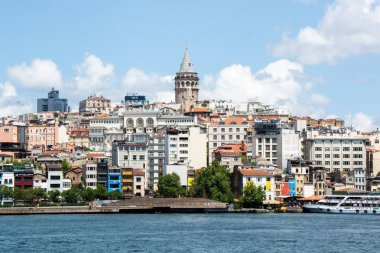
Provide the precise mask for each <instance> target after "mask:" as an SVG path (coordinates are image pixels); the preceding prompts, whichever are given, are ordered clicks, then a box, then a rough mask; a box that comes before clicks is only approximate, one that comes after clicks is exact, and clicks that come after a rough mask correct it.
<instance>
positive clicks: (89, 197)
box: [81, 188, 96, 202]
mask: <svg viewBox="0 0 380 253" xmlns="http://www.w3.org/2000/svg"><path fill="white" fill-rule="evenodd" d="M81 195H82V199H83V200H84V201H87V202H90V201H93V200H95V198H96V196H95V190H94V189H92V188H86V189H83V190H82V191H81Z"/></svg>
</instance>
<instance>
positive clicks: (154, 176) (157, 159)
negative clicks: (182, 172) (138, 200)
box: [144, 132, 165, 191]
mask: <svg viewBox="0 0 380 253" xmlns="http://www.w3.org/2000/svg"><path fill="white" fill-rule="evenodd" d="M148 159H149V163H148V166H149V169H148V174H149V177H148V178H149V181H148V187H149V189H153V191H157V184H158V179H159V177H160V176H161V175H162V171H163V166H164V164H165V136H164V135H163V133H161V132H159V133H157V134H154V135H151V136H149V143H148ZM144 179H145V178H144Z"/></svg>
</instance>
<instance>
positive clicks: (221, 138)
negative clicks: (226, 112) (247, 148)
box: [207, 117, 249, 164]
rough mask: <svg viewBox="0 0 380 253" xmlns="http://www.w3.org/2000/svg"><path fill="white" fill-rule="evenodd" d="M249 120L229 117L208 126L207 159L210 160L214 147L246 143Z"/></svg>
mask: <svg viewBox="0 0 380 253" xmlns="http://www.w3.org/2000/svg"><path fill="white" fill-rule="evenodd" d="M248 128H249V122H248V120H246V119H245V118H239V117H230V118H227V119H225V120H222V121H219V122H215V123H214V122H213V123H210V124H209V126H208V152H207V153H208V161H207V163H208V164H210V163H211V162H212V159H213V157H212V155H213V152H214V151H215V149H216V148H218V147H220V146H222V145H225V144H240V143H247V132H248Z"/></svg>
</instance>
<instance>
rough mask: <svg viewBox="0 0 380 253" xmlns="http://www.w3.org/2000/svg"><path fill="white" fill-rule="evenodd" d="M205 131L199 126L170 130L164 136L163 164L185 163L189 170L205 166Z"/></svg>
mask: <svg viewBox="0 0 380 253" xmlns="http://www.w3.org/2000/svg"><path fill="white" fill-rule="evenodd" d="M206 152H207V131H206V128H204V127H200V126H192V127H188V128H171V129H168V130H167V133H166V136H165V164H177V163H185V164H187V165H188V166H189V168H191V169H200V168H203V167H206V166H207V153H206Z"/></svg>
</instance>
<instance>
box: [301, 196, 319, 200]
mask: <svg viewBox="0 0 380 253" xmlns="http://www.w3.org/2000/svg"><path fill="white" fill-rule="evenodd" d="M321 199H322V196H310V197H304V198H300V199H298V200H299V201H319V200H321Z"/></svg>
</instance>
